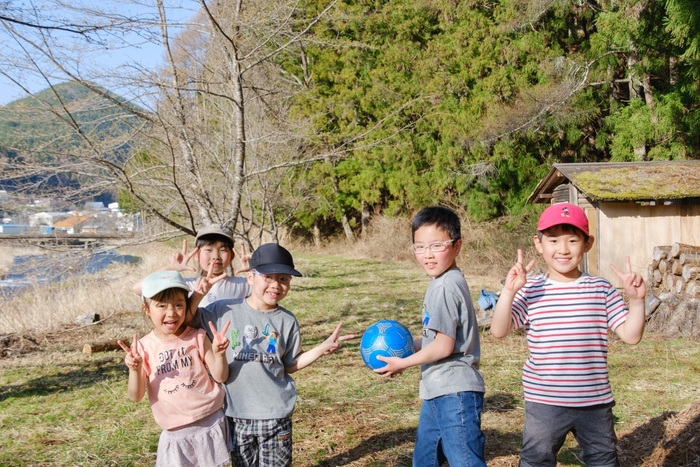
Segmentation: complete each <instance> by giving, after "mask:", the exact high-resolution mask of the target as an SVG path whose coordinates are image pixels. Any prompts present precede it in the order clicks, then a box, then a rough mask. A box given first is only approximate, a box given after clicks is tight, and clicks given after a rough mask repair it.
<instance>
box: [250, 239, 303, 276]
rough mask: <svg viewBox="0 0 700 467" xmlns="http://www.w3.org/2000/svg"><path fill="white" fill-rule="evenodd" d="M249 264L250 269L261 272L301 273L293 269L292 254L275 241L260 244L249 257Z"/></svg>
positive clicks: (298, 274)
mask: <svg viewBox="0 0 700 467" xmlns="http://www.w3.org/2000/svg"><path fill="white" fill-rule="evenodd" d="M249 264H250V269H255V270H256V271H258V272H259V273H261V274H291V275H292V276H301V273H300V272H299V271H297V270H296V269H294V260H293V259H292V254H291V253H290V252H289V251H287V250H286V249H285V248H284V247H281V246H279V245H278V244H276V243H265V244H264V245H260V246H259V247H258V249H257V250H255V251H254V252H253V254H252V256H251V257H250V262H249Z"/></svg>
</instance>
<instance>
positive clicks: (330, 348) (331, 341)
mask: <svg viewBox="0 0 700 467" xmlns="http://www.w3.org/2000/svg"><path fill="white" fill-rule="evenodd" d="M342 326H343V322H342V321H341V322H340V323H338V326H336V328H335V331H333V334H331V335H330V336H328V339H326V340H325V341H324V342H323V344H321V345H322V346H323V348H324V351H323V355H328V354H331V353H333V352H335V351H336V350H338V349H339V348H340V343H341V342H343V341H347V340H350V339H354V338H355V337H357V336H356V335H355V334H346V335H344V336H338V334H340V328H341V327H342Z"/></svg>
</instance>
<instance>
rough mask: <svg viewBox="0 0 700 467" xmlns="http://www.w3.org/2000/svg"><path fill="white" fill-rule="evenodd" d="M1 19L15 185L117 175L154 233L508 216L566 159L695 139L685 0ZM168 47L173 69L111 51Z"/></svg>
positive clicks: (205, 7) (307, 0)
mask: <svg viewBox="0 0 700 467" xmlns="http://www.w3.org/2000/svg"><path fill="white" fill-rule="evenodd" d="M0 32H1V34H0V40H2V46H3V47H2V51H1V52H0V73H1V74H2V75H3V76H4V78H5V79H6V80H9V81H11V82H12V83H13V84H14V85H15V86H16V87H17V88H18V89H24V90H25V91H26V93H27V98H25V99H21V100H17V101H14V102H12V103H10V104H8V105H7V106H4V107H2V108H0V111H1V112H0V121H2V123H3V125H2V126H1V127H0V128H1V129H0V145H1V146H3V150H2V156H1V157H0V164H2V172H3V177H2V178H3V181H2V184H3V188H6V189H8V190H9V191H12V192H13V193H15V194H16V195H19V194H26V195H27V196H33V197H39V196H47V197H54V198H57V197H60V198H61V199H65V200H68V201H78V200H80V199H83V200H84V199H86V198H89V197H93V198H94V197H96V196H99V195H101V194H102V195H104V194H105V193H107V194H110V195H111V196H113V197H114V198H115V199H118V200H119V202H120V205H121V207H122V209H124V210H127V211H140V212H143V213H144V215H145V219H146V220H147V222H148V221H151V220H152V221H154V222H156V223H157V224H159V225H161V226H166V227H165V228H163V227H161V228H158V229H151V230H148V232H149V233H150V234H151V235H152V236H153V237H160V238H162V237H167V236H168V235H172V234H178V235H180V234H183V233H185V234H193V233H194V232H196V229H197V226H199V225H202V224H207V223H220V224H225V225H227V226H229V227H230V228H231V229H232V230H233V231H234V232H235V234H236V236H237V237H239V238H241V239H243V240H245V241H247V242H248V243H249V245H250V246H253V245H254V244H256V243H259V242H260V241H262V238H263V237H265V238H266V239H272V240H278V239H279V236H280V232H282V231H283V230H284V231H285V232H289V231H294V232H296V233H297V234H302V235H305V236H308V237H307V238H310V239H311V238H313V239H314V241H315V242H316V243H320V241H321V239H322V238H323V237H324V236H327V235H332V234H334V233H341V234H344V235H345V236H347V237H348V238H353V237H355V236H356V235H362V234H364V233H365V230H366V228H367V226H368V225H369V220H370V219H371V218H372V216H376V215H379V214H383V215H387V216H410V214H411V213H412V212H414V211H415V210H416V209H418V208H420V207H423V206H425V205H427V204H444V205H448V206H455V207H459V208H460V209H464V210H465V212H466V214H467V216H468V217H469V218H470V219H472V220H477V221H478V220H490V219H497V218H500V217H501V216H504V215H509V216H511V217H509V219H514V218H517V217H518V216H519V215H520V214H527V213H528V212H529V210H531V209H532V208H530V207H528V206H526V205H525V200H526V199H527V196H528V195H529V194H530V193H531V191H532V190H533V188H534V186H535V185H536V184H537V182H538V181H539V180H540V179H541V178H542V176H543V175H544V174H545V173H546V172H547V171H548V169H549V167H550V166H551V165H552V164H553V163H556V162H600V161H631V160H671V159H687V158H698V157H699V155H700V152H699V148H700V125H699V124H698V123H700V122H699V121H698V120H699V118H700V112H699V107H698V102H699V99H700V97H699V96H700V92H698V91H699V89H698V88H699V87H700V79H698V78H700V44H699V42H700V8H698V6H697V2H694V1H690V0H612V1H607V0H605V1H597V2H596V1H584V0H576V1H569V0H536V1H534V0H503V1H487V0H479V1H474V0H469V1H456V0H452V1H447V0H430V1H427V0H410V1H409V0H383V1H338V0H331V1H324V0H301V1H280V2H265V1H258V0H237V1H231V2H220V3H206V2H204V1H200V2H188V1H184V0H183V1H180V2H172V3H168V2H164V1H163V0H154V1H153V2H138V3H136V2H134V3H130V2H128V1H105V2H100V3H99V5H97V4H93V3H92V2H71V4H70V5H69V4H65V3H63V2H60V1H59V0H45V1H43V2H40V3H33V4H16V3H13V2H3V3H0ZM154 44H155V45H160V46H161V49H162V52H160V53H161V54H162V65H160V66H157V67H150V68H149V67H146V66H144V65H142V64H141V63H139V62H138V61H137V60H133V61H127V62H122V63H119V64H118V65H115V66H113V67H110V66H108V65H105V64H104V63H100V62H99V61H98V59H99V57H103V56H104V55H105V54H108V53H110V52H112V51H115V50H124V49H131V48H133V47H140V46H141V47H145V46H146V45H154ZM149 50H150V49H149ZM37 82H38V83H45V85H46V87H47V88H48V89H47V90H45V91H43V92H41V93H33V92H32V86H31V85H30V83H34V85H36V83H37ZM96 112H97V113H96ZM96 115H99V118H96V117H95V116H96ZM8 208H9V209H10V210H11V209H12V206H9V207H7V206H6V207H5V209H8ZM512 216H514V217H512Z"/></svg>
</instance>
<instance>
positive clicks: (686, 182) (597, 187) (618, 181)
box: [528, 161, 700, 287]
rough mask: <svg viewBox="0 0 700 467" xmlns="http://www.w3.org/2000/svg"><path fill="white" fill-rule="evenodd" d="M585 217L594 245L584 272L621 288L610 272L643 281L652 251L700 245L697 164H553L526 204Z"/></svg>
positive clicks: (699, 172)
mask: <svg viewBox="0 0 700 467" xmlns="http://www.w3.org/2000/svg"><path fill="white" fill-rule="evenodd" d="M528 202H530V203H551V204H554V203H563V202H568V203H572V204H576V205H578V206H581V207H582V208H583V209H584V211H585V212H586V216H587V217H588V222H589V225H590V232H591V235H593V236H595V243H594V246H593V248H592V249H591V251H590V252H589V253H588V254H587V255H586V256H587V257H586V259H585V261H584V264H583V265H582V266H583V269H584V271H587V272H589V273H591V274H596V275H601V276H603V277H605V278H607V279H609V280H610V281H611V282H612V283H613V284H614V285H615V286H616V287H620V286H621V285H622V284H621V283H620V281H619V280H618V278H617V276H615V275H614V274H613V273H612V271H611V270H610V266H609V265H610V264H615V265H616V266H617V267H618V268H619V269H621V270H624V269H623V268H624V266H625V257H626V256H629V257H630V262H631V265H632V270H633V271H635V272H637V273H639V274H641V275H642V277H644V278H646V277H647V267H648V265H649V263H650V262H651V259H652V253H653V250H654V247H656V246H662V245H673V243H675V242H680V243H686V244H691V245H700V161H665V162H620V163H615V162H601V163H588V164H554V166H553V167H552V169H551V170H550V171H549V173H548V174H547V176H546V177H545V178H544V179H543V180H542V181H541V182H540V183H539V185H538V186H537V188H536V189H535V191H534V192H533V193H532V195H530V198H529V199H528Z"/></svg>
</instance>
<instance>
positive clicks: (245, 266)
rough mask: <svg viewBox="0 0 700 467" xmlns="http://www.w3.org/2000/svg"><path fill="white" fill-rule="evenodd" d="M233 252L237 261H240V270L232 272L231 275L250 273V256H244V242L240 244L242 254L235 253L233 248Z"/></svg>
mask: <svg viewBox="0 0 700 467" xmlns="http://www.w3.org/2000/svg"><path fill="white" fill-rule="evenodd" d="M233 252H234V253H235V254H236V256H238V261H240V263H241V267H240V269H236V270H235V271H234V272H233V274H234V275H236V274H240V273H242V272H248V271H250V257H251V256H252V255H248V254H246V252H245V242H241V252H242V253H239V252H237V251H236V249H235V248H234V249H233Z"/></svg>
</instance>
